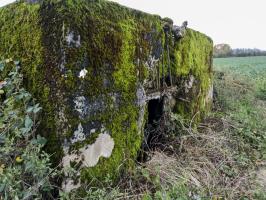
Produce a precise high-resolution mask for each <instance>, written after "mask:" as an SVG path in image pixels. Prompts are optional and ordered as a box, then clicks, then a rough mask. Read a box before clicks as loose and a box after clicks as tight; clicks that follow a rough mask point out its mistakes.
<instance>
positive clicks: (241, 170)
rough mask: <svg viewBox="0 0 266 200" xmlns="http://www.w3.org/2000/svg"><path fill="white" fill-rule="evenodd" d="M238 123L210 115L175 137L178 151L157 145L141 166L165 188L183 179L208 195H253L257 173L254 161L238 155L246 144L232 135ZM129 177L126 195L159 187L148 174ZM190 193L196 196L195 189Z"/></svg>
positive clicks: (136, 195)
mask: <svg viewBox="0 0 266 200" xmlns="http://www.w3.org/2000/svg"><path fill="white" fill-rule="evenodd" d="M234 126H235V125H233V124H231V123H230V122H228V121H227V120H225V119H219V118H208V119H207V120H206V121H205V123H204V124H201V126H200V128H199V131H198V132H191V129H187V131H188V134H186V135H184V136H181V137H177V138H176V140H175V141H172V143H178V146H179V149H178V151H171V153H169V150H167V151H161V150H160V149H157V150H156V151H154V152H152V154H153V156H152V159H151V160H150V161H148V162H146V163H144V164H142V166H141V168H144V169H145V170H147V171H148V172H149V176H150V177H159V178H160V184H161V187H162V188H166V189H167V188H169V187H171V186H173V185H175V184H176V183H179V182H182V183H185V185H186V186H187V187H188V188H189V189H190V190H191V191H194V193H197V194H200V195H202V198H204V199H215V198H218V197H219V198H222V199H228V200H233V199H240V198H241V197H247V198H248V199H252V194H253V193H254V191H253V189H252V185H253V184H254V181H253V180H254V175H255V174H254V173H250V172H251V171H254V170H253V169H252V168H250V165H249V164H250V163H245V162H243V161H241V160H239V159H237V158H238V157H239V150H240V149H241V150H243V149H244V148H245V146H243V144H242V143H241V141H239V139H237V138H234V137H233V136H232V135H231V130H232V129H234ZM128 180H130V182H131V183H130V184H128V183H127V188H128V189H127V191H126V194H127V195H124V197H123V199H141V198H142V197H143V195H144V194H145V193H147V191H149V192H150V191H151V192H155V191H156V189H155V186H154V185H153V184H152V183H151V182H150V181H147V180H146V179H145V178H140V177H138V178H137V179H135V178H133V179H128ZM120 188H121V187H120ZM188 195H190V197H191V199H193V196H191V195H192V193H191V192H190V194H188ZM195 199H196V198H195Z"/></svg>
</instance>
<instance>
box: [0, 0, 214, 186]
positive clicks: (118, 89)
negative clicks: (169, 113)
mask: <svg viewBox="0 0 266 200" xmlns="http://www.w3.org/2000/svg"><path fill="white" fill-rule="evenodd" d="M165 23H166V22H165V20H163V19H161V18H160V17H159V16H155V15H150V14H146V13H143V12H140V11H136V10H133V9H129V8H126V7H123V6H120V5H118V4H116V3H113V2H108V1H104V0H64V1H63V0H62V1H61V0H56V1H55V0H50V1H44V2H43V3H23V2H20V3H14V4H11V5H8V6H6V7H3V8H0V58H1V59H6V58H12V59H14V60H20V61H21V70H22V72H23V74H24V82H25V86H26V88H27V89H28V90H29V91H31V93H32V94H33V96H34V97H35V98H36V99H37V100H38V102H39V103H40V104H41V106H42V107H43V112H42V116H41V124H40V126H39V130H38V131H39V132H40V133H41V134H42V135H44V136H46V138H48V144H47V148H46V150H47V151H48V152H49V153H51V154H52V158H53V160H54V163H56V164H58V163H59V162H60V161H62V165H63V167H65V168H66V169H67V168H69V167H70V168H73V169H75V170H76V172H75V173H74V177H75V178H76V179H75V180H73V178H72V179H70V178H66V180H65V182H64V183H63V184H65V185H64V186H65V187H66V189H69V188H71V187H78V186H79V183H80V181H81V182H84V181H87V180H91V179H92V178H95V179H102V178H103V177H105V176H107V174H109V175H110V176H111V178H115V177H117V175H118V174H119V173H121V172H123V171H129V170H132V169H133V168H134V163H135V161H134V160H135V158H136V156H137V154H138V151H139V149H140V146H141V143H142V139H143V128H144V124H145V120H146V119H145V118H146V116H147V115H146V110H147V109H146V107H147V106H146V103H147V102H146V100H147V98H146V96H147V95H146V94H147V93H149V92H151V91H154V90H156V89H157V90H162V88H165V87H166V88H167V86H164V83H163V80H166V79H167V77H166V76H167V73H168V71H167V70H168V69H167V67H166V63H168V64H169V66H170V68H171V72H172V77H173V78H172V79H173V80H172V85H171V87H173V86H176V87H177V88H178V90H177V91H178V92H177V93H176V94H175V95H174V97H175V99H176V104H175V108H174V112H178V113H181V114H182V115H184V116H185V117H188V118H191V117H192V116H194V115H195V114H196V113H202V112H204V111H205V110H206V108H207V107H208V105H209V103H208V101H209V99H208V98H209V97H211V95H210V94H209V91H210V88H211V85H212V75H211V71H212V69H211V67H212V41H211V40H210V39H209V38H208V37H207V36H205V35H203V34H201V33H199V32H196V31H193V30H191V29H187V31H186V34H185V36H184V37H183V38H181V39H179V40H175V39H174V38H173V36H172V35H171V33H170V35H168V36H166V35H165V33H164V29H163V27H164V26H165ZM167 46H168V49H169V56H168V52H167ZM2 75H3V74H2ZM0 76H1V75H0ZM166 85H167V84H166ZM199 116H200V115H199ZM72 175H73V174H72ZM66 176H67V177H71V175H70V174H69V173H68V171H67V170H66Z"/></svg>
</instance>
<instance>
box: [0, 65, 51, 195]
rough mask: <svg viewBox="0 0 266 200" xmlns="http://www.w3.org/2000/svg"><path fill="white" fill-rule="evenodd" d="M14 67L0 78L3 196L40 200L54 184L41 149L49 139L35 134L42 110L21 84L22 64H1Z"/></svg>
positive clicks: (0, 165) (47, 159) (0, 192)
mask: <svg viewBox="0 0 266 200" xmlns="http://www.w3.org/2000/svg"><path fill="white" fill-rule="evenodd" d="M6 65H8V67H10V68H12V71H11V72H10V73H9V75H8V77H5V79H4V80H2V81H1V80H0V103H1V104H0V199H15V200H16V199H40V198H44V194H49V191H50V190H51V188H52V186H51V184H50V182H49V178H50V176H52V175H53V174H54V173H55V172H54V171H53V169H52V168H51V167H50V166H51V164H50V161H49V155H47V154H46V153H44V152H43V151H42V150H41V149H42V147H43V146H44V144H45V142H46V139H45V138H43V137H41V136H39V135H37V134H36V126H37V118H38V113H39V112H40V110H41V107H40V106H39V104H36V103H35V101H34V99H33V98H32V96H31V95H30V93H28V92H27V91H26V90H25V89H24V88H23V87H22V81H23V77H22V75H21V74H20V73H19V63H18V62H13V61H10V60H8V62H1V63H0V66H1V67H0V72H1V71H2V70H3V69H4V67H5V66H6Z"/></svg>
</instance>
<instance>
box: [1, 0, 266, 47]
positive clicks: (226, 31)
mask: <svg viewBox="0 0 266 200" xmlns="http://www.w3.org/2000/svg"><path fill="white" fill-rule="evenodd" d="M12 1H14V0H0V6H2V5H4V4H6V3H10V2H12ZM113 1H115V2H118V3H120V4H123V5H126V6H129V7H132V8H136V9H139V10H142V11H145V12H148V13H153V14H159V15H161V16H162V17H170V18H172V19H173V20H174V22H175V23H176V24H181V23H182V22H183V21H185V20H187V21H188V23H189V27H190V28H193V29H196V30H198V31H201V32H203V33H206V34H207V35H209V36H210V37H212V39H213V40H214V43H215V44H217V43H228V44H230V45H231V46H232V47H233V48H260V49H265V50H266V24H265V20H266V11H265V10H266V0H113Z"/></svg>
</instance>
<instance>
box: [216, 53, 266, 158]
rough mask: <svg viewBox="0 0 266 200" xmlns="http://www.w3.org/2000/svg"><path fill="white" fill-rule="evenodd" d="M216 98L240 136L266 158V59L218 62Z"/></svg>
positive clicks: (255, 58) (238, 59) (252, 58)
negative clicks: (236, 126) (233, 122)
mask: <svg viewBox="0 0 266 200" xmlns="http://www.w3.org/2000/svg"><path fill="white" fill-rule="evenodd" d="M215 69H216V71H217V72H216V85H217V86H218V87H217V88H216V89H217V98H218V100H219V101H220V102H221V103H220V105H221V108H222V109H223V110H224V112H225V113H226V114H227V115H228V116H230V118H231V119H232V120H234V121H235V122H237V124H238V134H239V136H241V137H242V138H243V139H245V141H247V142H248V144H250V145H251V146H252V147H253V148H254V149H256V150H257V151H258V152H259V153H260V156H262V157H264V158H266V157H265V156H266V146H265V144H266V106H265V105H266V104H265V82H266V78H265V77H266V57H247V58H231V59H226V58H225V59H216V60H215Z"/></svg>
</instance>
